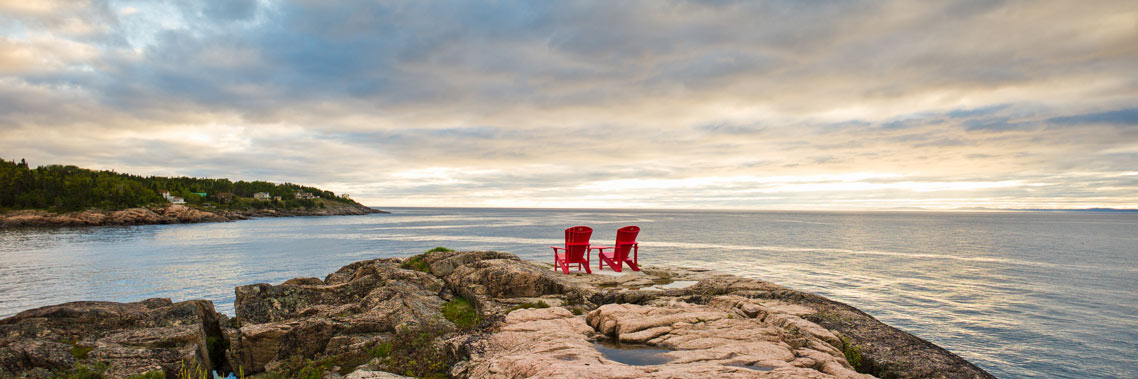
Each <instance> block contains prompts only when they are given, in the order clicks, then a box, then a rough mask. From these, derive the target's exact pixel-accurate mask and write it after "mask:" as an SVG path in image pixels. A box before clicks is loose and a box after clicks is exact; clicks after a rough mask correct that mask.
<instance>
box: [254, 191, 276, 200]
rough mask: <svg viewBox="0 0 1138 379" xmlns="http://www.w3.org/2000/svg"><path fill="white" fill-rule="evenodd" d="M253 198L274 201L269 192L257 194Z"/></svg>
mask: <svg viewBox="0 0 1138 379" xmlns="http://www.w3.org/2000/svg"><path fill="white" fill-rule="evenodd" d="M253 198H254V199H257V200H269V199H272V196H269V193H268V192H257V193H255V194H253Z"/></svg>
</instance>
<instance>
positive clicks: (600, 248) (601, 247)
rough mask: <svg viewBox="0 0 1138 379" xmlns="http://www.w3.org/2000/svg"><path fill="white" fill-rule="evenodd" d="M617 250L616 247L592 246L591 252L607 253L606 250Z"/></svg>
mask: <svg viewBox="0 0 1138 379" xmlns="http://www.w3.org/2000/svg"><path fill="white" fill-rule="evenodd" d="M615 248H616V247H614V246H590V247H589V250H593V249H597V250H600V251H605V249H615Z"/></svg>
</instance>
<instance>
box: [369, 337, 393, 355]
mask: <svg viewBox="0 0 1138 379" xmlns="http://www.w3.org/2000/svg"><path fill="white" fill-rule="evenodd" d="M391 348H392V346H391V342H390V341H388V342H384V343H381V344H378V345H375V347H373V348H371V349H370V350H368V354H371V356H373V357H376V358H381V359H382V358H387V357H390V356H391Z"/></svg>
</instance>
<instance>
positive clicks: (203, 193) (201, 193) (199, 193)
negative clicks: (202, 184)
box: [193, 192, 206, 197]
mask: <svg viewBox="0 0 1138 379" xmlns="http://www.w3.org/2000/svg"><path fill="white" fill-rule="evenodd" d="M193 194H194V195H198V196H201V197H205V195H206V194H205V192H194V193H193Z"/></svg>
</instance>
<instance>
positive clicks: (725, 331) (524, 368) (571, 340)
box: [454, 305, 867, 378]
mask: <svg viewBox="0 0 1138 379" xmlns="http://www.w3.org/2000/svg"><path fill="white" fill-rule="evenodd" d="M631 307H633V308H623V307H622V306H619V305H606V306H603V307H601V308H599V309H597V310H595V311H593V313H590V315H589V319H590V320H597V322H598V323H601V324H607V325H609V326H610V327H615V328H617V329H621V326H622V325H621V323H622V322H623V323H633V322H638V320H636V318H644V317H648V318H653V316H649V314H652V313H656V311H658V310H660V309H662V308H654V307H642V306H635V305H634V306H631ZM655 316H656V317H657V319H656V320H653V321H650V322H649V323H650V324H655V325H659V326H656V327H654V328H667V329H668V330H667V331H664V332H662V333H661V334H660V335H658V336H657V337H656V338H657V339H661V340H667V341H668V342H665V343H663V344H662V345H661V346H665V347H668V348H672V349H675V350H674V351H672V352H669V353H666V354H665V355H667V356H669V357H670V358H672V361H670V362H667V363H664V364H660V365H643V366H639V365H629V364H624V363H620V362H616V361H613V360H611V359H609V358H607V357H605V355H604V354H602V353H601V352H600V351H598V350H597V348H596V347H595V343H594V342H593V340H595V339H596V338H598V337H601V334H600V333H597V331H596V327H597V325H594V326H592V327H591V326H590V325H589V324H586V322H585V320H583V319H582V318H581V317H576V316H574V315H573V314H572V313H570V312H569V311H567V310H566V309H564V308H559V307H555V308H547V309H521V310H516V311H513V312H511V313H510V314H509V315H507V316H506V317H505V319H504V320H503V322H502V323H501V325H500V326H498V327H497V328H496V329H495V330H494V331H493V333H492V334H491V335H490V336H489V337H488V338H487V339H484V340H481V341H480V342H479V345H480V346H479V348H478V349H477V353H476V354H473V355H472V357H471V359H470V361H469V362H466V363H464V364H463V365H460V366H459V367H457V368H456V371H455V372H454V373H455V374H458V375H459V376H462V377H472V378H519V377H520V378H707V377H716V378H834V377H842V378H858V377H863V376H865V375H861V374H857V373H854V372H853V371H852V369H850V368H848V367H842V366H840V364H837V363H835V365H838V366H837V368H836V369H834V370H832V371H833V372H835V373H837V374H838V375H832V374H829V373H826V372H822V371H819V370H816V369H813V368H812V367H800V366H807V364H809V366H818V365H817V364H814V363H813V361H810V360H809V358H804V359H798V360H795V355H794V354H793V353H792V351H791V348H790V347H789V345H786V344H782V345H779V344H775V343H772V342H770V341H771V340H775V339H777V338H776V336H778V333H777V332H774V331H770V330H766V329H763V328H762V327H758V326H755V325H752V324H750V321H748V320H742V319H740V320H732V319H728V318H727V313H726V312H723V311H721V310H708V309H700V307H698V306H693V307H685V309H684V311H681V312H668V313H667V314H666V315H661V314H656V315H655ZM661 316H662V317H661ZM704 318H710V319H714V320H718V321H719V322H718V323H711V324H709V325H707V326H699V325H700V324H695V323H687V322H684V321H682V320H699V319H704ZM756 336H757V337H762V338H765V340H757V341H752V340H750V339H749V338H752V337H756ZM720 344H723V345H720ZM819 355H822V354H819ZM826 356H829V355H826ZM791 361H794V362H796V363H799V365H797V366H796V365H792V364H790V363H789V362H791ZM831 361H832V360H831ZM755 362H771V363H777V364H778V366H777V367H775V366H770V367H759V366H751V367H750V368H749V367H747V366H748V364H753V363H755ZM865 377H867V376H865Z"/></svg>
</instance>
